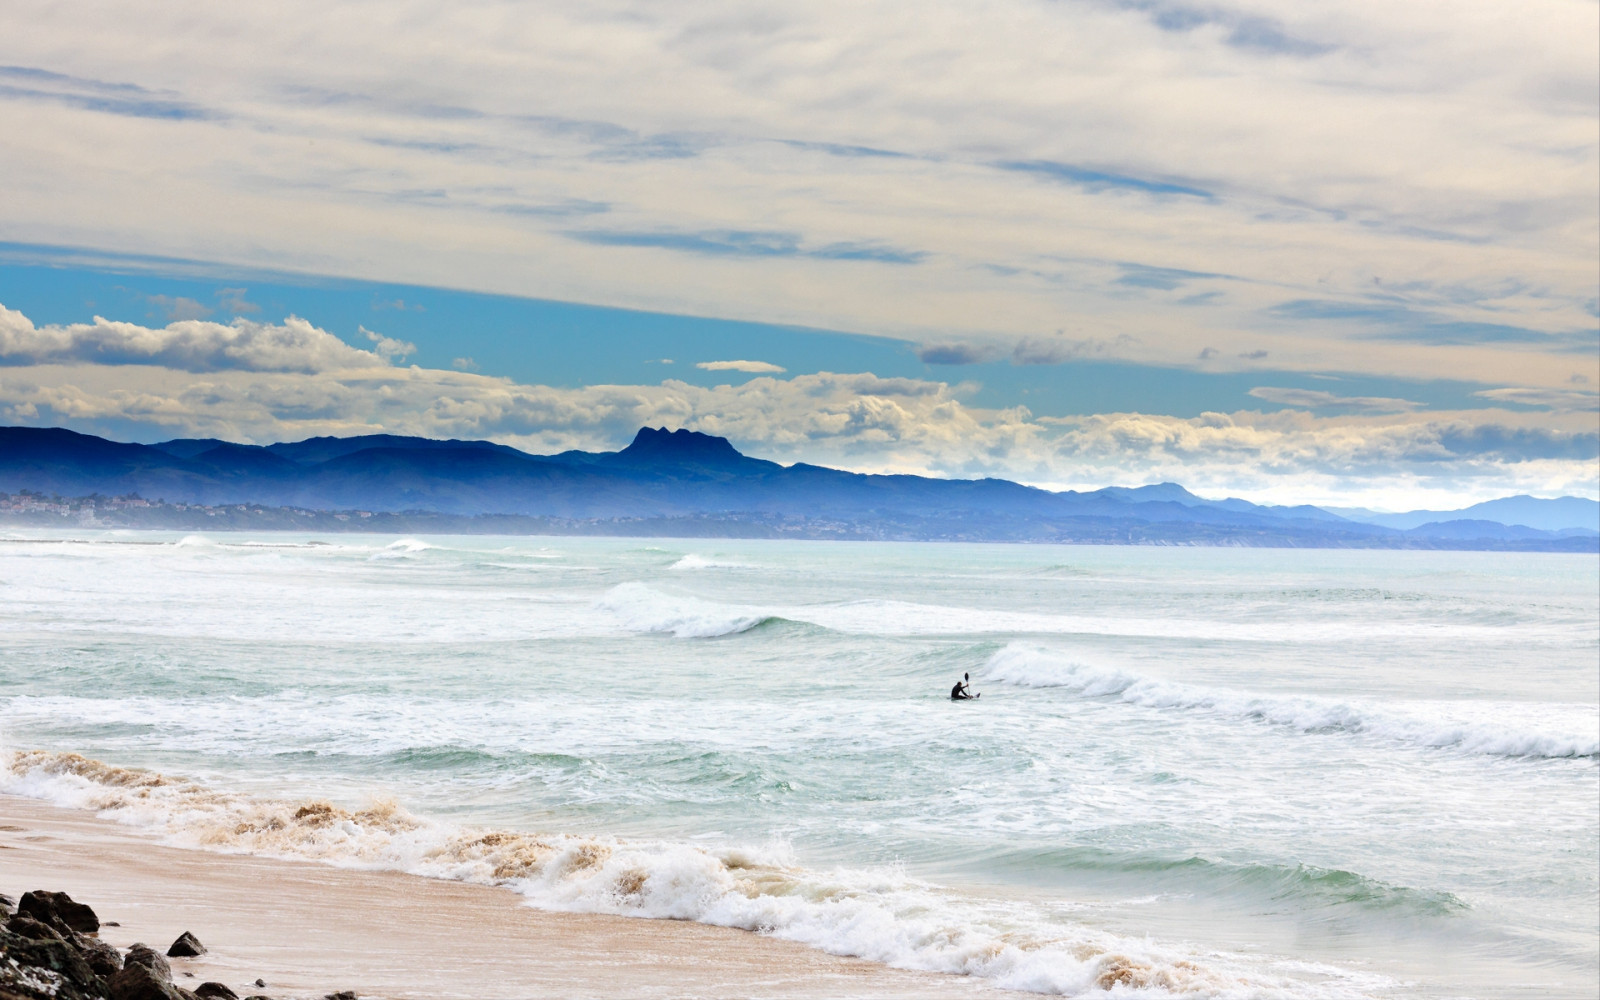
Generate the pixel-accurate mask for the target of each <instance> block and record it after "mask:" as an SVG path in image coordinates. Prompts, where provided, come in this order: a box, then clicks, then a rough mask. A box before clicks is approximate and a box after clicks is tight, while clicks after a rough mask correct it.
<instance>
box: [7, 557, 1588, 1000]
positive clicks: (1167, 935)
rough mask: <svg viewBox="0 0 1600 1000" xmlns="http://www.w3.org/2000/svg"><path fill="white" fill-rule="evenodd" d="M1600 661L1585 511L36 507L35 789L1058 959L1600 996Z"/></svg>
mask: <svg viewBox="0 0 1600 1000" xmlns="http://www.w3.org/2000/svg"><path fill="white" fill-rule="evenodd" d="M1597 658H1600V574H1597V564H1596V560H1595V557H1594V556H1592V555H1549V554H1503V553H1457V552H1373V551H1323V550H1318V551H1305V550H1281V549H1223V548H1136V547H1087V546H1066V547H1062V546H1008V545H948V544H871V543H837V544H835V543H822V542H788V541H725V540H644V539H595V538H546V537H534V538H525V537H517V538H503V537H428V538H410V539H398V540H397V539H395V538H393V537H377V536H318V537H311V536H304V537H302V536H287V535H274V534H261V535H249V534H232V533H216V534H211V535H206V536H182V535H163V534H157V533H116V532H93V531H88V530H84V531H79V532H12V533H10V535H9V536H6V537H4V538H0V791H3V792H9V793H12V794H23V795H32V796H37V797H42V798H46V799H49V800H52V801H56V802H60V803H63V804H68V805H76V806H81V807H86V808H94V809H97V810H100V811H101V812H102V813H103V814H104V815H106V816H108V817H110V818H113V819H116V820H118V821H121V822H124V823H128V824H131V825H133V826H135V827H138V828H141V829H143V830H145V831H147V832H148V834H149V835H150V836H152V837H159V838H161V839H163V840H165V841H167V842H169V843H177V844H183V845H188V846H193V847H195V848H197V849H210V850H224V851H252V852H256V853H262V854H269V855H276V856H284V857H297V858H310V859H316V860H320V861H325V862H329V863H334V864H341V865H351V866H364V867H372V868H393V869H402V870H407V871H412V872H417V873H420V874H425V875H430V876H435V877H441V878H458V879H467V880H473V881H479V882H486V883H493V884H499V885H505V886H508V887H510V888H511V889H513V890H515V891H517V892H520V893H522V894H523V895H524V896H525V897H526V898H527V900H528V902H529V903H530V904H531V905H534V906H540V907H546V908H554V909H567V910H586V911H594V912H606V913H618V914H628V915H635V916H640V917H671V918H679V919H690V920H701V921H707V922H712V923H718V924H725V925H730V926H736V927H742V928H747V929H750V930H752V931H756V932H759V933H764V934H771V935H776V936H779V937H784V938H790V939H794V940H798V941H801V942H805V943H807V944H809V945H812V946H814V947H817V948H821V949H825V950H827V951H830V952H834V953H838V954H847V955H857V956H863V957H865V958H868V959H871V960H874V961H879V962H884V963H887V964H891V965H896V966H902V967H907V968H917V969H928V970H937V971H943V972H949V973H956V974H966V975H975V976H984V977H988V978H990V979H991V980H993V981H994V982H996V983H998V984H1000V985H1003V986H1007V987H1011V988H1015V989H1018V990H1027V991H1034V992H1038V993H1056V994H1067V995H1074V994H1080V993H1089V994H1098V993H1099V992H1100V991H1102V990H1106V989H1110V990H1112V991H1113V992H1114V993H1115V994H1117V995H1122V994H1128V995H1151V996H1168V995H1179V996H1182V995H1197V996H1284V997H1357V996H1371V997H1391V996H1426V997H1457V996H1472V997H1567V996H1581V995H1594V993H1595V991H1596V989H1597V979H1600V949H1597V941H1600V766H1597V763H1600V709H1597V702H1600V690H1597V688H1600V676H1597V667H1596V664H1597ZM969 673H970V674H971V678H972V688H973V690H974V691H977V692H980V693H981V694H982V697H981V698H980V699H978V700H976V701H970V702H952V701H950V699H949V696H948V695H949V691H950V688H951V686H952V685H953V684H954V683H955V682H956V681H957V680H958V679H959V678H960V677H962V676H963V675H964V674H969ZM0 809H3V803H0Z"/></svg>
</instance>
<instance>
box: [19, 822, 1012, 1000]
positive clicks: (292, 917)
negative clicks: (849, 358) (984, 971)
mask: <svg viewBox="0 0 1600 1000" xmlns="http://www.w3.org/2000/svg"><path fill="white" fill-rule="evenodd" d="M30 889H50V890H58V891H65V892H68V893H70V894H71V895H72V897H73V898H74V899H77V900H79V901H81V902H85V903H88V904H89V905H90V906H92V907H94V909H95V912H96V913H97V914H99V916H100V919H101V920H102V921H115V922H117V923H119V924H121V926H120V927H106V928H104V929H102V931H101V935H100V936H101V937H102V938H104V939H105V940H107V941H110V942H111V943H112V944H114V945H116V946H117V947H119V948H126V947H127V946H128V945H130V944H132V943H134V942H135V941H142V942H144V943H146V944H149V945H151V946H152V947H156V948H158V949H160V950H162V951H165V950H166V947H167V945H169V944H170V943H171V942H172V940H173V939H174V938H176V937H177V936H178V935H179V934H180V933H181V932H183V931H186V930H187V931H191V932H193V933H194V934H195V935H196V936H197V937H198V938H199V939H200V940H201V942H202V943H204V944H205V946H206V947H207V948H208V949H209V951H208V953H207V954H205V955H203V956H201V957H199V958H194V959H173V960H172V966H173V974H174V978H175V979H176V980H177V982H178V983H179V985H184V986H188V987H190V988H193V987H194V986H195V985H197V984H199V983H201V982H204V981H206V980H217V981H219V982H224V983H227V984H228V985H229V986H231V987H233V989H234V990H236V991H237V992H238V993H239V994H240V995H241V996H245V995H248V994H250V993H265V994H268V995H271V996H274V997H294V998H302V997H317V998H320V997H322V996H323V995H324V994H327V993H331V992H333V991H335V990H354V991H355V992H356V993H357V994H359V995H360V996H361V997H363V998H391V1000H410V998H418V1000H422V998H445V997H462V998H474V1000H523V998H528V1000H533V998H547V997H639V998H656V997H705V998H714V997H861V998H866V997H885V998H888V997H907V998H910V997H929V998H937V997H979V996H986V997H1001V996H1010V997H1015V996H1019V994H1016V993H1012V992H1008V991H1004V990H998V989H994V988H993V987H990V986H988V985H987V984H985V983H982V982H980V981H977V980H973V979H968V978H964V977H959V976H941V975H934V974H929V973H920V972H905V971H900V970H896V969H889V968H885V967H884V966H881V965H876V964H873V963H871V962H865V961H860V960H857V959H849V958H838V957H835V956H832V955H826V954H823V953H822V952H819V951H815V950H813V949H810V948H807V947H805V946H803V945H798V944H794V943H792V942H788V941H779V940H774V939H772V938H765V937H762V936H760V935H757V934H752V933H749V932H746V931H739V930H731V929H728V928H722V927H709V926H706V925H704V924H695V923H688V922H683V921H667V920H639V919H629V918H626V917H611V916H596V915H588V914H565V913H547V912H543V911H540V910H534V909H531V908H529V907H527V906H524V905H522V903H521V900H520V898H519V897H517V896H516V895H515V894H513V893H511V892H510V891H508V890H504V889H495V888H489V887H485V886H477V885H467V884H464V883H458V882H446V881H440V880H434V879H425V878H420V877H417V876H413V875H404V874H399V873H390V872H360V871H351V870H348V869H341V868H332V867H327V866H323V865H317V864H312V863H308V862H296V861H276V860H270V859H265V858H254V857H248V856H243V855H232V854H214V853H211V852H207V851H196V850H183V849H178V848H171V847H164V846H161V845H160V844H157V843H155V842H153V841H151V840H149V839H146V838H143V837H141V836H139V835H138V834H136V833H134V832H132V831H130V830H128V829H127V828H124V827H121V826H118V825H117V824H115V823H111V822H107V821H105V820H101V819H97V818H96V817H95V816H94V815H93V814H91V813H88V812H83V811H77V810H68V809H61V808H58V807H55V806H51V805H46V804H44V803H41V802H37V801H35V800H32V799H24V798H18V797H15V796H8V795H0V892H5V893H7V894H9V895H12V896H13V897H15V896H19V895H21V894H22V893H23V892H26V891H28V890H30ZM185 973H193V974H194V976H193V978H189V977H187V976H185ZM258 978H260V979H263V980H265V981H266V983H267V986H266V988H264V989H260V988H257V987H255V986H253V985H252V984H253V983H254V982H255V981H256V979H258Z"/></svg>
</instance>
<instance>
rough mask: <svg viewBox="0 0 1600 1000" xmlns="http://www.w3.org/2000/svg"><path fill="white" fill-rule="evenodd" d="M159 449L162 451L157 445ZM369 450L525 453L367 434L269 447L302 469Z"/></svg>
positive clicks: (503, 447) (494, 446)
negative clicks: (463, 450)
mask: <svg viewBox="0 0 1600 1000" xmlns="http://www.w3.org/2000/svg"><path fill="white" fill-rule="evenodd" d="M156 447H158V448H159V447H161V446H160V445H157V446H156ZM369 448H387V449H391V450H406V451H419V450H420V451H458V450H462V449H468V450H473V451H497V452H500V453H501V454H510V455H522V456H523V457H529V456H528V455H527V453H526V452H521V451H518V450H517V449H515V448H511V447H508V446H506V445H503V444H495V443H494V442H493V441H455V440H449V441H439V440H436V439H434V438H420V437H404V436H401V435H398V434H364V435H361V436H359V437H347V438H338V437H314V438H306V439H305V440H304V441H294V442H288V443H280V444H269V445H267V446H266V449H267V450H268V451H270V452H272V453H273V454H275V455H279V456H281V457H283V458H286V459H288V460H289V461H291V462H295V463H297V464H300V465H317V464H319V463H322V462H326V461H329V460H330V459H335V458H339V457H341V456H343V455H351V454H354V453H356V452H358V451H366V450H367V449H369Z"/></svg>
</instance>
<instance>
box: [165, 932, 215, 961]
mask: <svg viewBox="0 0 1600 1000" xmlns="http://www.w3.org/2000/svg"><path fill="white" fill-rule="evenodd" d="M205 953H206V946H205V945H203V944H201V943H200V939H199V938H197V937H195V936H194V935H193V934H190V933H189V932H188V931H184V932H183V933H182V934H179V935H178V940H176V941H174V942H172V946H171V947H169V948H168V949H167V956H168V957H169V958H194V957H195V956H197V955H204V954H205Z"/></svg>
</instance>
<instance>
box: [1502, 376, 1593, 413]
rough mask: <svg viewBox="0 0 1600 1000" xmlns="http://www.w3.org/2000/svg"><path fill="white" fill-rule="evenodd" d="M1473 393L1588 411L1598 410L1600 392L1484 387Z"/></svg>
mask: <svg viewBox="0 0 1600 1000" xmlns="http://www.w3.org/2000/svg"><path fill="white" fill-rule="evenodd" d="M1575 384H1576V383H1575ZM1473 395H1474V396H1479V397H1481V398H1483V399H1487V400H1491V401H1493V402H1496V403H1514V404H1517V405H1521V406H1548V407H1549V408H1550V409H1552V410H1573V411H1584V410H1587V411H1589V412H1593V411H1595V410H1600V393H1597V392H1594V391H1592V390H1591V391H1584V390H1581V389H1534V388H1506V389H1484V390H1483V391H1481V392H1475V393H1473Z"/></svg>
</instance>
